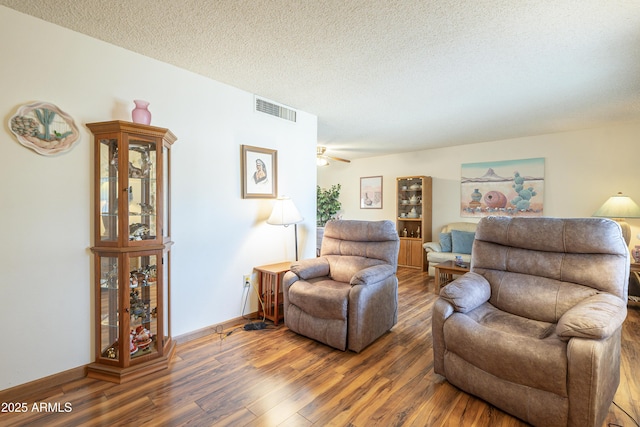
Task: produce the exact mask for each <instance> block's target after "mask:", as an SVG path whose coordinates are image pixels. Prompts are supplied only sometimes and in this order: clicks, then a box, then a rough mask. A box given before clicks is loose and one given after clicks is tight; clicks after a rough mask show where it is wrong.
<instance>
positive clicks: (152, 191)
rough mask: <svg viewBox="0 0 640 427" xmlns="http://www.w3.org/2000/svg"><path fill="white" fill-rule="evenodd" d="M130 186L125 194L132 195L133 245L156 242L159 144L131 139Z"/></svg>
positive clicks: (131, 239)
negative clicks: (141, 242)
mask: <svg viewBox="0 0 640 427" xmlns="http://www.w3.org/2000/svg"><path fill="white" fill-rule="evenodd" d="M127 150H128V156H127V158H128V165H127V169H128V175H127V176H128V182H127V186H126V187H125V189H124V191H123V192H124V193H126V194H127V195H128V201H127V206H128V209H127V211H128V213H129V215H128V219H129V223H128V228H127V230H128V233H129V237H128V240H129V241H141V240H155V239H156V238H157V236H158V234H159V233H158V221H157V217H156V215H157V212H158V207H157V199H156V196H157V191H158V189H157V183H156V171H157V151H156V150H157V143H156V142H155V141H149V140H144V139H141V138H136V137H135V136H133V135H129V138H128V143H127Z"/></svg>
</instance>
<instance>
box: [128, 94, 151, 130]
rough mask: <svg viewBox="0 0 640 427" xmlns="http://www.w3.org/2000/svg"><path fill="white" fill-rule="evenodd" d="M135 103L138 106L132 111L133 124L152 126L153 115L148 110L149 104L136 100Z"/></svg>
mask: <svg viewBox="0 0 640 427" xmlns="http://www.w3.org/2000/svg"><path fill="white" fill-rule="evenodd" d="M133 102H134V103H135V104H136V108H134V109H133V111H131V118H132V119H133V123H140V124H143V125H148V124H150V123H151V113H150V112H149V110H148V109H147V107H148V106H149V103H148V102H147V101H142V100H139V99H134V100H133Z"/></svg>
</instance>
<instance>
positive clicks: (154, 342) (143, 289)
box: [129, 254, 162, 361]
mask: <svg viewBox="0 0 640 427" xmlns="http://www.w3.org/2000/svg"><path fill="white" fill-rule="evenodd" d="M159 259H160V256H159V255H157V254H151V255H139V254H131V255H130V256H129V271H130V274H129V329H130V333H129V353H130V356H131V361H133V360H134V359H135V358H137V357H140V356H143V355H147V354H153V353H157V352H158V336H157V335H158V331H159V328H158V308H159V304H158V302H159V298H160V295H159V293H158V292H159V289H158V261H159ZM160 341H162V340H160Z"/></svg>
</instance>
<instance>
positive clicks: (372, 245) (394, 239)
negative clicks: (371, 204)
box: [320, 220, 400, 268]
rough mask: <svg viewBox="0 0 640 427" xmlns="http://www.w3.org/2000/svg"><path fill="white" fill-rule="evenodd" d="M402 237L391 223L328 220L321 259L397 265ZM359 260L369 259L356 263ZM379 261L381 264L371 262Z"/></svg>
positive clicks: (359, 261) (376, 262) (367, 264)
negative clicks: (348, 259)
mask: <svg viewBox="0 0 640 427" xmlns="http://www.w3.org/2000/svg"><path fill="white" fill-rule="evenodd" d="M399 246H400V238H399V237H398V233H397V231H396V226H395V224H394V223H393V222H392V221H388V220H385V221H357V220H340V221H329V222H328V223H327V225H326V226H325V229H324V237H323V238H322V247H321V249H320V256H326V257H328V258H329V259H330V258H333V257H329V256H330V255H338V256H349V257H354V258H353V262H357V263H358V264H362V265H366V266H369V265H375V264H380V263H386V264H391V265H393V266H394V268H397V265H398V248H399ZM358 257H362V258H367V259H369V260H357V258H358ZM371 260H378V261H371Z"/></svg>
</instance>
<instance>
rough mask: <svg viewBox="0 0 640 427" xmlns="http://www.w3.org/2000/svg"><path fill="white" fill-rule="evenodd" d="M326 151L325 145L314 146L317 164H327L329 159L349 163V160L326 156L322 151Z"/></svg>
mask: <svg viewBox="0 0 640 427" xmlns="http://www.w3.org/2000/svg"><path fill="white" fill-rule="evenodd" d="M326 151H327V147H323V146H320V145H319V146H318V147H316V164H317V165H318V166H327V165H328V164H329V159H331V160H337V161H339V162H345V163H351V160H347V159H341V158H340V157H332V156H327V155H325V154H324V153H325V152H326Z"/></svg>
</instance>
